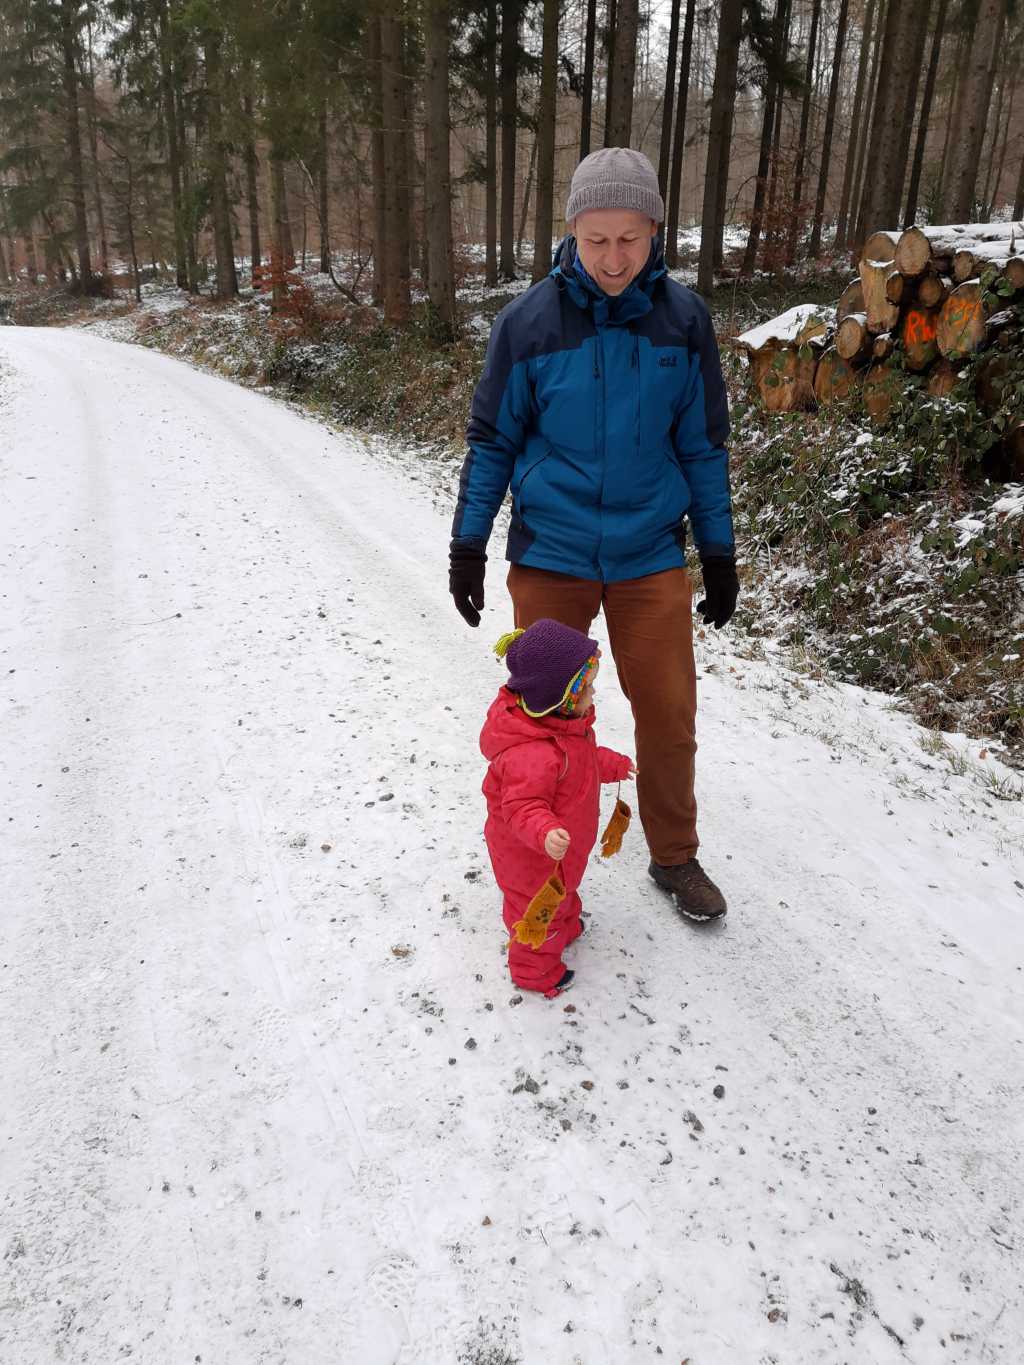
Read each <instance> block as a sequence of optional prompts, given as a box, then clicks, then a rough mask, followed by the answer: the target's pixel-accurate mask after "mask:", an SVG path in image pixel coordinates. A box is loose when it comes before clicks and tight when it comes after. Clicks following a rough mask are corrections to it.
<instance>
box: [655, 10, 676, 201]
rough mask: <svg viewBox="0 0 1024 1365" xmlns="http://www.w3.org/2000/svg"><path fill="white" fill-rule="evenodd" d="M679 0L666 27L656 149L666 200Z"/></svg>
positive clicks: (663, 194) (674, 86) (659, 178)
mask: <svg viewBox="0 0 1024 1365" xmlns="http://www.w3.org/2000/svg"><path fill="white" fill-rule="evenodd" d="M679 6H680V0H672V14H671V16H670V19H669V29H668V56H667V58H666V61H665V93H664V95H663V97H662V103H661V144H660V146H659V149H658V184H659V185H660V186H661V197H662V198H663V199H664V200H665V202H666V203H667V202H668V175H669V165H670V161H671V152H672V109H673V105H674V102H675V93H676V52H677V50H678V47H679Z"/></svg>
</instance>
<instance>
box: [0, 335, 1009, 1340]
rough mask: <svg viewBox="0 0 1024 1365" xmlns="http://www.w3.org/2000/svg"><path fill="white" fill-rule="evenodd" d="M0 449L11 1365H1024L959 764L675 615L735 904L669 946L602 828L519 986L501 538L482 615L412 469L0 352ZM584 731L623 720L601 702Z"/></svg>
mask: <svg viewBox="0 0 1024 1365" xmlns="http://www.w3.org/2000/svg"><path fill="white" fill-rule="evenodd" d="M0 460H2V477H3V485H4V489H5V493H6V497H5V500H4V513H3V515H4V521H5V528H4V529H5V534H4V547H5V548H4V559H5V568H6V570H7V572H6V573H5V576H4V584H5V586H4V596H3V618H2V623H0V629H2V637H0V638H2V643H3V656H4V657H3V670H4V678H5V681H6V714H5V724H4V737H5V738H4V746H3V764H4V766H3V774H2V780H3V786H4V791H5V795H6V798H7V802H6V803H7V808H8V815H7V820H6V821H5V823H4V831H5V834H6V839H5V845H4V862H3V866H4V883H3V907H4V914H3V916H2V919H0V973H2V976H0V982H2V989H0V1059H2V1067H3V1094H4V1097H5V1103H4V1106H3V1109H2V1112H0V1230H2V1231H0V1237H2V1244H3V1245H2V1250H3V1260H2V1272H0V1274H2V1285H0V1360H3V1361H4V1362H8V1361H9V1362H12V1363H13V1362H16V1365H52V1362H55V1361H60V1362H85V1361H89V1362H104V1365H106V1362H110V1361H113V1360H115V1359H127V1358H130V1359H132V1360H136V1361H141V1362H147V1365H148V1363H149V1362H153V1365H166V1363H167V1362H171V1361H186V1360H187V1361H196V1360H200V1359H201V1360H202V1361H205V1362H216V1363H217V1365H234V1363H235V1362H238V1365H253V1363H254V1362H259V1363H260V1365H262V1363H263V1362H268V1363H269V1362H275V1363H277V1362H281V1363H286V1365H320V1363H321V1362H323V1365H328V1362H329V1363H330V1365H338V1363H339V1362H343V1363H344V1365H349V1363H350V1362H351V1365H410V1363H411V1362H418V1363H422V1365H449V1362H476V1365H500V1363H501V1362H508V1361H521V1362H525V1363H526V1365H572V1363H574V1362H582V1363H583V1365H605V1362H608V1365H622V1363H623V1362H633V1361H636V1362H644V1365H647V1363H649V1362H652V1361H654V1360H656V1359H662V1358H664V1359H665V1360H667V1361H672V1362H678V1361H680V1360H683V1359H686V1360H688V1361H690V1362H691V1365H747V1363H748V1362H751V1363H752V1362H757V1363H759V1365H760V1363H761V1362H785V1365H801V1362H828V1363H829V1365H831V1363H832V1362H845V1361H857V1362H858V1363H861V1362H906V1361H910V1362H918V1363H920V1365H931V1362H935V1361H940V1360H941V1361H949V1362H960V1361H1001V1362H1004V1361H1009V1360H1014V1359H1016V1358H1017V1355H1018V1351H1019V1343H1020V1340H1021V1338H1022V1334H1024V1307H1022V1293H1021V1279H1022V1267H1024V1256H1022V1248H1021V1231H1020V1228H1021V1222H1020V1212H1021V1211H1020V1202H1021V1188H1022V1184H1021V1177H1022V1163H1021V1147H1022V1139H1024V1123H1022V1118H1021V1115H1022V1112H1024V1110H1022V1108H1021V1081H1022V1047H1021V1037H1022V1021H1024V971H1022V968H1024V856H1022V847H1024V842H1022V834H1024V806H1022V803H1021V802H1020V801H1019V800H1017V801H1014V800H1005V799H1001V797H1006V796H1008V795H1013V792H1012V790H1011V789H1010V787H1009V786H1008V785H1007V784H1008V783H1009V780H1010V779H1009V775H1008V774H1007V773H1006V772H1005V770H1002V769H1000V768H999V767H998V765H996V764H995V761H994V760H993V759H992V758H991V756H986V757H983V756H982V752H981V751H980V749H979V748H978V746H972V745H970V744H968V743H967V742H966V741H961V740H957V739H956V738H950V739H949V740H948V742H946V743H943V742H941V741H940V740H936V739H935V737H933V736H926V735H924V734H923V732H921V731H919V730H918V729H917V728H916V727H915V726H913V725H912V724H911V723H910V722H909V721H908V720H907V719H906V718H904V717H903V716H901V715H899V714H897V713H896V712H895V711H894V710H893V709H892V708H891V706H890V705H889V704H888V703H887V702H886V700H885V699H884V698H881V697H879V696H874V695H870V694H868V693H863V692H860V691H858V690H856V689H854V688H850V687H828V686H825V685H823V684H818V683H815V682H813V681H811V680H807V679H801V678H799V677H796V676H795V675H793V674H791V673H789V672H787V671H786V670H785V669H784V668H782V667H781V666H779V665H778V664H774V663H773V662H772V658H771V654H770V653H769V657H768V659H767V660H766V661H764V662H761V663H756V662H751V661H746V660H744V659H742V658H741V657H740V656H739V655H738V654H735V653H732V652H730V648H731V641H730V637H729V635H728V633H727V634H726V635H725V636H724V637H723V638H718V637H716V638H714V639H711V638H709V639H707V640H705V641H703V642H702V643H701V645H700V646H699V656H700V657H699V672H700V674H701V684H700V686H701V708H702V710H701V743H702V748H701V754H700V767H699V791H700V796H701V799H702V832H703V839H704V850H703V856H704V860H705V865H706V866H707V867H708V868H709V869H710V870H711V872H712V873H713V874H714V875H715V876H716V877H717V878H718V879H719V880H720V881H721V883H722V885H723V887H724V889H725V891H726V892H727V894H728V896H729V898H730V901H731V910H730V914H729V917H728V919H727V920H726V921H725V922H724V924H722V925H720V926H718V927H714V928H706V929H703V930H701V929H699V928H694V927H693V926H691V925H688V924H685V923H682V922H681V921H680V920H679V919H678V918H677V917H676V916H675V914H674V913H673V910H672V906H671V903H670V902H669V901H668V900H667V899H666V898H664V897H663V896H662V895H661V893H659V892H658V891H657V890H656V889H655V888H654V887H653V885H652V884H651V883H650V882H649V880H648V878H647V877H646V860H645V857H644V850H643V847H642V841H641V839H640V837H639V834H638V831H637V830H636V829H635V828H634V830H632V831H631V832H630V834H629V835H628V836H627V843H626V847H625V849H624V851H623V854H622V856H621V857H619V858H617V859H614V860H611V861H610V862H608V863H600V862H598V863H595V865H594V866H593V869H592V872H591V874H590V876H589V878H588V883H587V887H586V892H587V895H586V899H587V902H588V904H589V908H590V909H591V910H592V911H593V917H594V918H593V924H594V928H593V931H592V933H591V934H589V935H588V936H587V937H586V938H585V939H584V940H583V941H582V942H581V943H580V944H579V945H578V947H576V948H574V949H573V950H572V953H573V965H574V966H575V967H576V968H577V972H578V975H577V983H578V984H577V985H576V986H575V988H574V989H573V991H572V992H571V993H570V994H569V995H568V996H567V997H564V998H563V999H561V1000H558V1001H555V1002H546V1001H543V1000H539V999H536V998H532V997H528V998H526V999H522V1000H520V998H519V996H518V995H517V994H516V993H514V992H513V991H512V989H511V988H510V986H509V982H508V980H507V979H506V976H505V970H504V963H503V956H502V946H503V930H502V926H501V921H500V917H499V909H498V904H497V898H496V896H495V893H494V889H493V887H492V885H491V883H490V881H489V877H488V870H487V866H486V859H485V850H484V846H483V843H482V838H481V828H480V826H481V798H480V795H479V784H480V780H481V778H482V765H481V760H480V759H479V757H478V754H477V750H476V735H477V733H478V730H479V726H480V723H481V720H482V717H483V714H484V710H485V707H486V705H487V703H488V701H489V700H490V698H491V696H492V694H493V692H494V690H495V688H496V687H497V686H498V684H499V682H500V679H501V677H502V669H501V667H500V666H499V665H498V664H497V663H496V661H495V660H494V659H493V658H492V657H491V656H490V654H489V646H490V644H491V642H492V641H493V640H494V639H495V638H496V637H497V636H498V635H499V634H500V633H501V632H502V631H503V630H505V629H507V628H508V627H509V625H510V622H511V615H510V608H509V603H508V600H507V596H506V593H505V590H504V588H503V565H502V562H501V559H500V557H499V556H498V555H497V554H496V555H495V556H494V557H493V559H492V561H491V566H490V569H491V573H490V580H489V586H488V591H489V599H488V607H487V610H486V613H485V619H484V623H483V626H482V628H481V629H480V630H479V631H477V632H471V631H469V630H468V629H467V628H465V627H463V625H462V624H461V622H460V621H459V619H458V617H457V616H456V615H455V614H454V612H453V610H452V608H451V605H450V602H449V599H448V597H447V593H446V582H445V549H446V542H447V521H446V517H445V515H444V513H443V511H442V510H439V508H438V507H437V506H436V496H437V495H436V490H435V488H434V487H433V486H432V485H431V477H430V467H429V466H428V465H425V464H424V463H423V460H422V457H420V460H419V463H418V464H417V466H416V468H415V471H414V470H413V468H412V467H411V466H410V465H409V464H407V463H403V461H402V459H401V458H399V457H398V456H397V455H395V456H394V458H392V459H390V460H388V461H384V462H382V461H380V460H379V459H378V458H377V457H376V456H375V454H374V453H373V451H372V450H371V449H368V447H367V446H366V445H365V444H363V443H360V442H357V441H355V440H352V439H349V438H347V437H345V436H343V435H338V434H335V433H332V432H330V431H329V430H327V429H325V428H324V427H322V426H320V425H318V424H316V423H315V422H314V421H312V420H310V419H307V418H304V417H302V416H301V415H299V414H297V413H296V412H294V411H292V410H290V409H289V408H288V407H286V406H285V405H283V404H281V403H279V402H277V401H274V400H272V399H270V398H268V397H266V396H264V395H261V394H257V393H252V392H248V391H245V390H242V389H239V388H236V387H232V386H231V385H230V384H228V383H227V382H225V381H222V380H219V379H216V378H214V377H212V376H209V375H205V374H201V373H197V372H196V371H193V370H191V369H189V368H188V367H186V366H185V365H183V364H181V363H179V362H176V361H174V360H170V359H168V358H166V357H162V356H159V355H156V354H153V353H151V352H148V351H144V350H140V349H136V348H130V347H126V346H122V345H118V344H117V343H115V342H112V341H107V340H104V339H101V338H97V337H94V336H86V335H83V334H81V333H75V332H71V331H46V330H38V329H36V330H24V329H18V328H10V329H4V331H3V332H2V333H0ZM442 468H444V469H445V470H446V473H445V477H446V478H449V479H450V478H451V473H450V472H449V471H448V470H447V467H442ZM413 472H415V473H416V474H417V475H418V478H417V479H416V480H413V478H412V477H411V475H412V473H413ZM599 633H601V634H603V632H601V631H600V630H599ZM600 713H601V715H600V730H601V732H602V735H603V738H604V740H605V742H607V743H609V744H612V745H614V746H616V747H620V748H628V747H629V745H630V736H629V725H628V713H627V709H626V706H625V703H624V702H623V699H622V698H621V696H619V695H618V693H617V690H616V689H615V687H614V685H613V684H612V683H611V681H610V680H609V681H606V682H605V684H604V685H603V690H602V695H601V699H600ZM611 797H612V793H611V792H610V791H609V793H608V798H607V799H608V801H610V800H611Z"/></svg>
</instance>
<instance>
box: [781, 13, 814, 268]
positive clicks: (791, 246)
mask: <svg viewBox="0 0 1024 1365" xmlns="http://www.w3.org/2000/svg"><path fill="white" fill-rule="evenodd" d="M820 23H821V0H814V2H813V6H812V9H811V36H810V38H809V39H808V42H807V70H806V72H805V73H804V98H803V104H802V105H801V107H800V134H799V138H798V140H797V152H796V169H795V170H794V172H793V208H792V212H791V213H790V217H789V240H788V241H787V243H786V264H787V265H792V264H793V262H794V261H795V260H796V242H797V237H798V235H799V231H800V224H801V222H802V220H803V203H802V200H801V196H802V195H803V192H804V157H805V155H806V152H807V127H808V124H809V122H810V117H811V95H812V93H813V88H814V55H815V51H816V49H817V43H818V26H819V24H820Z"/></svg>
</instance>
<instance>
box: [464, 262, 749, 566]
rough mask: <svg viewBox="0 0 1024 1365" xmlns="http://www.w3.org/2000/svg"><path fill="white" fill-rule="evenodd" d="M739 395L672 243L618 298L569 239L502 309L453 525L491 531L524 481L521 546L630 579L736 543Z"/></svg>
mask: <svg viewBox="0 0 1024 1365" xmlns="http://www.w3.org/2000/svg"><path fill="white" fill-rule="evenodd" d="M728 432H729V416H728V405H727V401H726V394H725V384H724V382H723V380H722V370H721V365H720V363H719V359H718V346H717V344H716V342H715V335H714V332H713V330H712V327H711V319H710V316H709V314H708V310H707V308H706V306H705V305H704V303H703V301H702V300H701V299H700V298H699V297H698V296H697V295H696V294H694V293H693V292H692V291H691V290H689V289H687V288H685V287H684V286H683V285H681V284H677V283H676V282H675V281H674V280H670V279H669V278H668V275H667V272H666V270H665V264H664V260H663V257H662V254H661V249H660V244H659V243H658V242H657V241H655V243H653V244H652V249H651V257H650V260H649V261H648V263H647V265H646V266H645V267H644V269H643V271H641V273H640V274H639V275H638V276H637V278H636V279H635V280H634V281H633V283H632V284H631V285H630V286H629V288H628V289H626V290H624V291H623V293H622V294H620V295H618V296H616V297H610V296H608V295H606V294H605V293H604V292H603V290H601V289H600V288H598V286H597V285H596V284H595V283H594V282H593V280H591V278H590V276H589V275H588V274H587V273H586V271H584V269H583V267H582V265H581V264H579V263H578V262H577V260H576V242H575V239H574V238H573V237H566V238H565V239H564V240H563V241H562V243H561V244H560V246H559V248H558V251H557V253H556V256H555V267H554V269H553V270H552V271H551V274H550V275H549V276H548V278H547V279H545V280H542V281H541V282H540V283H538V284H536V285H534V286H533V287H532V288H531V289H529V290H527V292H526V293H525V294H523V295H521V296H520V297H519V298H517V299H514V300H513V301H512V303H510V304H508V305H507V307H505V308H503V309H502V311H501V312H500V313H499V314H498V317H497V318H496V320H495V323H494V328H493V330H492V332H491V338H490V342H489V344H488V347H487V358H486V361H485V364H484V369H483V373H482V375H481V377H480V382H479V384H478V385H477V388H476V392H475V394H474V396H473V406H472V410H471V414H470V419H469V427H468V432H467V435H468V439H469V453H468V454H467V456H466V460H465V463H464V464H463V467H462V478H461V482H460V487H459V500H458V506H457V508H456V512H455V521H454V525H453V528H452V534H453V538H454V541H455V543H461V544H466V545H476V546H479V547H481V548H483V547H485V546H486V544H487V539H488V537H489V536H490V533H491V527H492V524H493V522H494V518H495V516H496V515H497V512H498V509H499V508H500V506H501V503H502V500H503V498H504V497H505V494H506V492H507V491H508V489H509V488H510V487H511V490H512V523H511V529H510V531H509V536H508V548H507V556H506V557H507V558H508V559H510V560H512V562H513V563H515V564H523V565H527V566H529V567H531V568H538V569H549V570H554V571H555V572H556V573H565V574H572V575H574V576H575V577H578V578H589V579H597V580H600V581H602V582H606V583H614V582H617V581H619V580H622V579H627V578H641V577H643V576H644V575H645V574H652V573H658V572H660V571H661V570H663V569H672V568H678V567H679V566H681V565H682V564H684V563H685V555H684V552H683V547H684V545H685V540H686V522H687V520H688V521H689V524H690V526H691V527H692V530H693V537H694V540H695V542H696V544H697V548H698V550H699V551H700V553H701V554H704V555H707V554H719V555H726V554H733V553H734V541H733V529H732V512H731V509H730V502H729V473H728V456H727V454H726V450H725V444H724V443H725V439H726V437H727V435H728Z"/></svg>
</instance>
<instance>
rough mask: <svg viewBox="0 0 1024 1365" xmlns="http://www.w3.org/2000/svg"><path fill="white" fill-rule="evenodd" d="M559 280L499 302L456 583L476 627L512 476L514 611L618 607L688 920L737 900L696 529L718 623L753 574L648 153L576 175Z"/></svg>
mask: <svg viewBox="0 0 1024 1365" xmlns="http://www.w3.org/2000/svg"><path fill="white" fill-rule="evenodd" d="M565 216H566V221H567V222H568V224H569V230H570V235H569V236H567V237H566V238H565V239H564V241H563V242H562V243H561V245H560V246H559V248H558V252H557V254H556V257H555V267H554V269H553V270H552V271H551V274H550V275H549V276H548V278H547V279H545V280H542V281H541V282H540V283H539V284H537V285H534V287H533V288H532V289H530V290H528V291H527V293H525V294H523V295H522V296H520V297H519V298H518V299H515V300H514V301H513V302H512V303H510V304H509V305H508V306H507V307H506V308H504V309H503V310H502V311H501V313H500V314H499V315H498V317H497V319H496V320H495V323H494V329H493V331H492V333H491V338H490V342H489V345H488V348H487V359H486V363H485V365H484V371H483V374H482V375H481V378H480V382H479V384H478V386H477V389H476V393H475V394H474V397H473V406H472V413H471V416H470V421H469V429H468V438H469V453H468V455H467V457H466V461H465V464H464V465H463V469H462V479H461V484H460V489H459V501H458V507H457V509H456V513H455V522H454V526H453V531H452V542H451V556H450V560H451V567H450V574H449V584H450V588H451V592H452V595H453V597H454V599H455V605H456V607H457V608H458V610H459V612H460V613H461V614H462V616H463V617H464V618H465V620H466V621H467V622H468V623H469V624H470V625H471V626H476V625H479V623H480V613H479V609H480V608H481V607H482V606H483V603H484V565H485V563H486V559H487V555H486V547H487V540H488V537H489V535H490V532H491V527H492V524H493V521H494V517H495V516H496V514H497V512H498V509H499V507H500V506H501V503H502V500H503V499H504V497H505V494H506V492H507V491H508V489H509V488H510V487H511V490H512V523H511V529H510V531H509V536H508V550H507V558H508V559H509V560H511V569H510V571H509V575H508V587H509V592H510V593H511V595H512V601H513V604H514V608H515V624H516V626H517V627H520V626H521V627H524V628H525V627H527V626H529V625H530V624H531V623H532V622H534V621H536V620H538V619H540V618H541V617H553V618H555V619H556V620H559V621H562V622H563V623H564V624H566V625H569V626H573V627H575V628H576V629H577V630H581V631H584V632H586V631H588V630H589V628H590V623H591V622H592V621H593V619H594V617H595V616H596V615H597V613H598V611H599V610H600V609H602V608H603V610H604V614H605V619H606V621H607V624H608V638H609V642H610V644H611V650H612V655H613V657H614V659H615V665H616V669H617V671H618V676H619V682H620V685H621V687H622V690H623V692H624V693H625V695H626V697H627V698H628V699H629V702H630V705H631V706H632V709H633V719H634V722H635V726H636V756H637V769H638V779H637V797H638V802H639V808H640V819H641V822H642V824H643V828H644V834H645V836H646V838H647V843H648V846H649V848H650V852H651V864H650V869H649V871H650V875H651V876H652V877H653V878H654V880H655V882H656V883H657V884H658V886H660V887H662V888H663V889H664V890H666V891H668V892H670V893H671V894H672V895H673V896H674V898H675V901H676V905H677V907H678V909H679V910H680V911H681V913H682V914H683V915H685V916H687V917H688V918H690V919H693V920H711V919H716V918H718V917H719V916H721V915H724V914H725V910H726V903H725V899H724V897H723V896H722V893H721V892H720V891H719V889H718V888H717V887H716V886H715V884H714V882H712V880H711V879H710V877H708V876H707V874H706V873H705V872H704V870H703V869H702V868H701V866H700V863H699V862H698V861H697V857H696V852H697V846H698V841H697V808H696V802H695V800H694V792H693V776H694V756H695V754H696V748H697V746H696V740H695V717H696V674H695V669H694V659H693V627H692V613H691V602H692V593H691V588H690V579H689V576H688V574H687V572H686V569H685V567H684V566H685V562H686V560H685V542H686V530H687V525H689V527H690V528H691V530H692V533H693V538H694V541H695V543H696V547H697V551H698V554H699V555H700V559H701V565H702V568H703V574H704V584H705V592H706V596H705V600H704V601H702V602H700V603H698V610H699V611H700V612H701V613H702V614H703V616H704V620H705V622H713V623H714V625H715V627H716V628H718V627H721V626H724V625H725V623H726V621H728V620H729V618H730V616H731V615H732V613H733V610H734V608H735V606H736V597H737V594H738V591H739V584H738V579H737V575H736V558H735V543H734V538H733V528H732V512H731V508H730V501H729V479H728V457H727V454H726V451H725V447H724V442H725V439H726V436H727V435H728V430H729V419H728V407H727V402H726V394H725V385H724V383H723V380H722V371H721V366H720V363H719V358H718V347H717V344H716V342H715V337H714V332H713V330H712V327H711V319H710V317H709V315H708V311H707V308H706V307H705V305H704V304H703V302H702V301H701V300H700V299H699V298H698V297H697V296H696V295H695V294H693V293H692V292H691V291H690V290H689V289H686V288H684V286H682V285H680V284H677V283H676V282H675V281H674V280H670V279H669V278H668V276H667V273H666V270H665V265H664V261H663V258H662V254H661V249H660V244H659V242H658V240H657V235H656V234H657V231H658V224H659V223H660V222H661V221H662V219H663V218H664V204H663V203H662V198H661V194H660V192H659V189H658V179H657V176H656V174H655V172H654V168H653V167H652V165H651V163H650V162H649V161H648V159H647V158H646V157H645V156H644V155H643V154H642V153H640V152H635V151H631V150H629V149H628V148H624V147H605V148H603V149H602V150H601V151H597V152H591V154H590V155H589V156H588V157H585V158H584V159H583V161H581V162H580V164H579V166H577V168H576V171H575V174H574V175H573V178H572V185H571V187H570V192H569V200H568V204H567V206H566V213H565Z"/></svg>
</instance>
